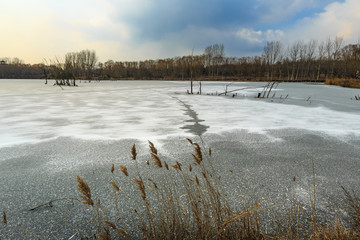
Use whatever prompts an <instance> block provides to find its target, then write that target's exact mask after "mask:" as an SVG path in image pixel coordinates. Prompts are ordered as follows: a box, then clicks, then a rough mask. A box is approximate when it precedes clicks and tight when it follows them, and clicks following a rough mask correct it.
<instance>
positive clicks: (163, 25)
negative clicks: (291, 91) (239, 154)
mask: <svg viewBox="0 0 360 240" xmlns="http://www.w3.org/2000/svg"><path fill="white" fill-rule="evenodd" d="M0 16H1V18H0V58H1V57H11V58H14V57H18V58H20V59H22V60H24V62H25V63H31V64H35V63H41V62H43V61H44V59H47V60H48V59H54V58H55V57H60V58H61V57H62V56H64V55H65V54H66V53H68V52H77V51H81V50H83V49H90V50H95V51H96V53H97V56H98V57H99V61H101V62H106V61H107V60H110V59H111V60H114V61H138V60H146V59H159V58H171V57H175V56H183V55H190V54H191V53H192V52H194V54H201V53H203V52H204V49H205V48H206V47H207V46H210V45H213V44H216V43H218V44H224V46H225V54H226V56H229V57H230V56H234V57H242V56H254V55H260V54H261V52H262V51H263V48H264V45H265V44H266V42H267V41H273V40H279V41H281V42H282V43H283V44H284V46H288V45H290V44H292V43H294V42H295V41H297V40H303V41H308V40H311V39H313V40H317V41H324V40H326V39H328V38H329V37H330V38H335V37H336V36H339V37H343V39H344V43H345V44H347V43H357V42H359V40H360V0H336V1H335V0H61V1H59V0H31V1H29V0H1V3H0Z"/></svg>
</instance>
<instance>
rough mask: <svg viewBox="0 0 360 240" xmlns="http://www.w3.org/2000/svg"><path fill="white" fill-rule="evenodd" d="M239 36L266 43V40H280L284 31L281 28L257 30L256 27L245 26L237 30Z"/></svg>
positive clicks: (251, 41)
mask: <svg viewBox="0 0 360 240" xmlns="http://www.w3.org/2000/svg"><path fill="white" fill-rule="evenodd" d="M235 35H236V36H237V37H239V38H241V39H244V40H246V41H248V42H250V43H255V44H257V43H264V42H266V41H272V40H280V39H281V38H282V37H283V36H284V33H283V31H281V30H278V29H277V30H272V29H268V30H266V31H260V30H259V31H255V30H254V29H249V28H243V29H240V30H238V31H237V32H236V34H235Z"/></svg>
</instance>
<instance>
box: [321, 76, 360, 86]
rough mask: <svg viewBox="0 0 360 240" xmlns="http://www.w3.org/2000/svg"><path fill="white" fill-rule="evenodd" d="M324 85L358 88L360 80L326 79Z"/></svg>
mask: <svg viewBox="0 0 360 240" xmlns="http://www.w3.org/2000/svg"><path fill="white" fill-rule="evenodd" d="M325 84H328V85H336V86H341V87H348V88H360V79H355V78H348V79H346V78H333V79H330V78H327V79H326V81H325Z"/></svg>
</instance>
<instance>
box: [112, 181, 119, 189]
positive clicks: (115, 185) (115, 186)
mask: <svg viewBox="0 0 360 240" xmlns="http://www.w3.org/2000/svg"><path fill="white" fill-rule="evenodd" d="M110 184H111V185H112V186H113V187H114V189H115V190H116V191H120V188H119V186H118V185H117V184H116V183H115V182H110Z"/></svg>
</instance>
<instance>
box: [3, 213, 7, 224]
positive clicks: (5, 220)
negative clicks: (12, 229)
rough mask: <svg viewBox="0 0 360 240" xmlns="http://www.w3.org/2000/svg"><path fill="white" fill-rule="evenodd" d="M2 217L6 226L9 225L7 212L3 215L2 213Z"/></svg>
mask: <svg viewBox="0 0 360 240" xmlns="http://www.w3.org/2000/svg"><path fill="white" fill-rule="evenodd" d="M2 217H3V220H2V222H3V223H4V224H5V225H6V224H7V217H6V212H5V211H3V213H2Z"/></svg>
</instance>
